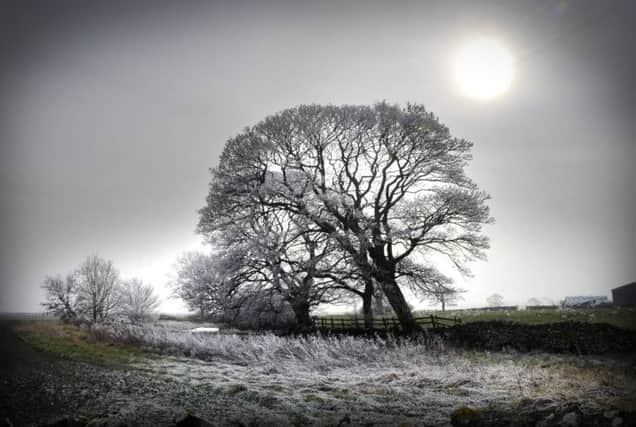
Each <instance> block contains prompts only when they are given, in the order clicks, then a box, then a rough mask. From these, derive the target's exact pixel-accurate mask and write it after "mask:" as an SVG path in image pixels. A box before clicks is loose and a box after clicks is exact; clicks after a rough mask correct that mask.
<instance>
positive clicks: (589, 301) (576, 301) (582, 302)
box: [561, 297, 609, 308]
mask: <svg viewBox="0 0 636 427" xmlns="http://www.w3.org/2000/svg"><path fill="white" fill-rule="evenodd" d="M603 304H609V300H608V299H607V297H565V299H564V300H563V301H561V307H563V308H565V307H594V306H597V305H603Z"/></svg>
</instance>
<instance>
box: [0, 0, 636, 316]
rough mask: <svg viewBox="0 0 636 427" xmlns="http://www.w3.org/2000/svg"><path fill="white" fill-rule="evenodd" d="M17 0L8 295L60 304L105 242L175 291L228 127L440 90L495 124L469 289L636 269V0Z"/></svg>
mask: <svg viewBox="0 0 636 427" xmlns="http://www.w3.org/2000/svg"><path fill="white" fill-rule="evenodd" d="M0 7H2V9H3V10H0V60H1V69H0V95H1V96H0V132H1V134H0V138H1V139H0V144H1V145H0V150H1V151H0V166H1V175H0V203H1V209H2V211H1V222H0V231H1V236H2V245H1V246H0V256H1V264H0V266H1V272H0V274H1V275H0V285H1V286H2V292H1V294H0V311H38V310H40V306H39V303H40V302H41V301H42V298H43V295H42V293H41V290H40V285H41V282H42V279H43V278H44V276H45V275H46V274H53V273H66V272H68V271H70V270H71V269H73V268H74V267H75V266H77V265H78V264H79V262H81V261H82V259H83V258H84V257H85V256H87V255H89V254H93V253H98V254H100V255H102V256H103V257H106V258H108V259H112V260H113V261H114V262H115V264H116V265H117V266H118V268H119V269H120V271H121V273H122V275H123V276H124V277H131V276H138V277H141V278H143V279H144V280H145V281H148V282H150V283H152V284H153V285H154V286H155V287H156V288H157V289H158V290H159V291H160V292H161V293H162V295H164V296H167V295H168V294H169V291H168V288H167V285H166V283H167V282H168V280H169V278H170V274H171V272H172V271H173V265H174V261H175V258H176V257H177V256H178V254H180V253H182V252H183V251H186V250H193V249H197V248H202V247H203V246H202V244H201V238H200V237H199V236H197V235H196V234H195V233H194V228H195V225H196V223H197V219H198V218H197V212H196V211H197V210H198V209H199V208H200V207H202V206H203V204H204V202H205V195H206V192H207V184H208V181H209V171H208V168H210V167H213V166H215V165H216V164H217V161H218V155H219V153H220V152H221V149H222V147H223V145H224V143H225V141H226V139H227V138H229V137H231V136H233V135H234V134H236V133H237V132H239V131H240V130H241V129H242V128H243V127H245V126H249V125H252V124H255V123H256V122H257V121H259V120H261V119H262V118H264V117H265V116H267V115H269V114H272V113H275V112H277V111H279V110H281V109H283V108H286V107H291V106H295V105H298V104H306V103H324V104H327V103H329V104H336V105H339V104H371V103H374V102H377V101H381V100H387V101H388V102H391V103H401V104H403V103H406V102H409V101H411V102H417V103H422V104H424V105H426V107H427V108H428V109H430V110H431V111H433V112H434V113H435V114H437V115H438V116H439V117H440V120H441V122H443V123H444V124H446V125H447V126H448V127H449V128H450V129H451V133H452V134H453V135H455V136H457V137H461V138H466V139H468V140H471V141H473V142H474V143H475V146H474V151H473V154H474V161H473V162H472V164H471V166H470V168H469V174H470V175H471V177H473V178H474V179H475V181H476V182H477V183H478V184H479V185H480V186H481V187H482V188H483V189H485V190H486V191H488V192H489V193H490V194H491V196H492V200H491V202H490V206H491V209H492V214H493V216H494V217H495V219H496V223H495V224H494V225H492V226H488V227H487V228H486V233H487V234H488V235H489V236H490V238H491V244H492V249H491V250H490V251H489V260H488V261H487V262H483V263H481V262H480V263H476V264H475V265H474V266H473V271H474V277H473V278H471V279H469V280H466V281H465V282H464V283H460V285H461V286H463V287H464V288H465V289H466V290H467V291H468V292H467V293H466V294H465V301H464V302H463V305H466V306H480V305H484V304H485V299H486V297H487V296H489V295H490V294H492V293H494V292H498V293H500V294H501V295H503V296H504V300H505V302H507V303H511V304H524V303H525V302H526V301H527V300H528V298H530V297H539V298H547V299H551V300H558V299H561V298H563V297H564V296H566V295H608V296H609V295H610V290H611V289H612V288H613V287H616V286H619V285H623V284H625V283H628V282H631V281H634V280H636V262H635V261H636V230H635V225H636V214H635V212H636V209H635V208H636V189H635V187H634V185H635V184H636V179H635V178H636V166H634V164H635V161H636V141H635V139H634V136H635V134H636V132H635V130H636V125H635V124H634V122H635V120H634V119H635V118H636V95H635V90H636V86H635V83H634V81H635V80H634V76H635V75H636V56H635V53H634V46H636V35H635V31H634V26H633V22H636V3H635V2H632V1H629V0H625V1H612V2H599V1H576V0H571V1H569V2H561V1H552V0H545V1H534V2H532V1H523V2H521V1H518V2H512V1H490V2H479V1H462V2H449V1H439V2H432V1H423V0H420V1H413V2H396V1H390V2H389V1H385V2H367V1H360V2H358V1H351V0H349V1H341V2H335V1H334V2H319V1H311V2H310V1H306V2H301V1H289V2H266V1H253V2H240V1H227V2H217V3H212V2H207V3H205V4H204V3H193V2H169V3H161V2H149V3H142V2H124V3H118V2H110V1H109V2H106V1H103V2H85V1H77V2H69V1H55V2H46V1H39V2H33V3H30V2H25V1H19V2H15V3H13V5H12V3H11V2H6V1H5V2H3V3H2V6H0ZM484 36H485V37H489V38H494V39H496V40H498V41H499V42H500V44H501V45H503V46H505V47H506V49H508V50H509V51H510V53H511V54H512V55H513V57H514V58H515V63H514V80H513V83H512V85H511V87H510V88H509V90H508V91H507V92H506V93H505V94H504V95H502V96H499V97H496V98H493V99H491V100H488V101H484V100H475V99H471V98H468V97H466V96H464V94H462V93H461V91H460V90H459V89H458V85H457V83H456V82H455V81H454V79H453V61H454V58H455V56H456V55H457V52H458V50H459V49H460V47H461V46H462V44H463V43H465V42H467V41H470V40H473V39H475V38H477V37H484ZM162 309H163V310H165V311H176V310H180V309H181V306H180V305H179V303H178V301H175V300H166V301H165V302H164V304H163V306H162Z"/></svg>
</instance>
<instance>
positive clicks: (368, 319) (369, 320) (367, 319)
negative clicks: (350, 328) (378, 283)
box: [362, 277, 373, 329]
mask: <svg viewBox="0 0 636 427" xmlns="http://www.w3.org/2000/svg"><path fill="white" fill-rule="evenodd" d="M362 315H363V317H364V327H365V329H373V279H372V278H371V277H368V278H366V279H365V284H364V293H363V294H362Z"/></svg>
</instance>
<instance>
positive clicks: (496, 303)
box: [486, 294, 503, 307]
mask: <svg viewBox="0 0 636 427" xmlns="http://www.w3.org/2000/svg"><path fill="white" fill-rule="evenodd" d="M486 302H487V303H488V306H489V307H501V306H502V305H503V297H502V296H501V295H499V294H492V295H491V296H489V297H488V298H486Z"/></svg>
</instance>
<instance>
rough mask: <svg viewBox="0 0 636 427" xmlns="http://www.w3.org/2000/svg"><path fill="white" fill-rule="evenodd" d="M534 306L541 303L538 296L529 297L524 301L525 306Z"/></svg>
mask: <svg viewBox="0 0 636 427" xmlns="http://www.w3.org/2000/svg"><path fill="white" fill-rule="evenodd" d="M533 305H534V306H536V305H541V301H539V299H538V298H530V299H529V300H528V302H527V303H526V306H533Z"/></svg>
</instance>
